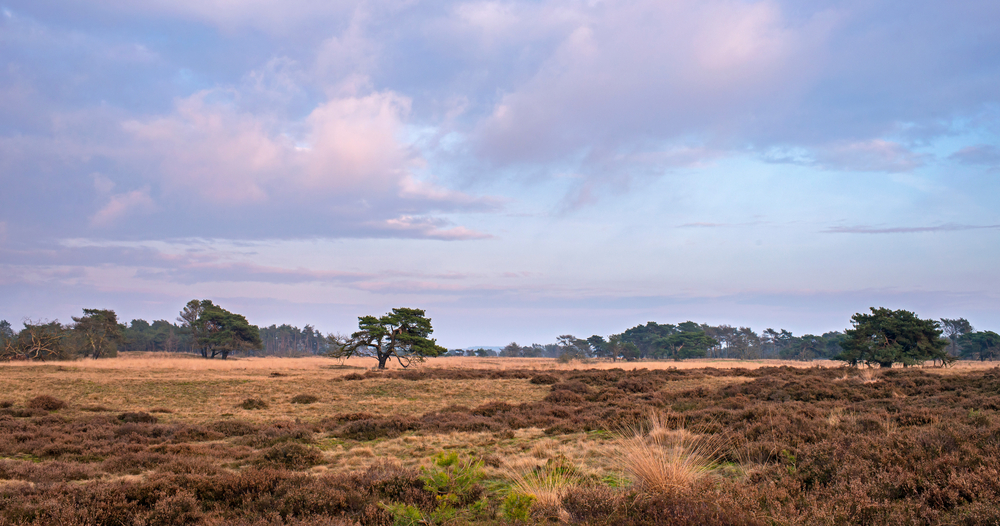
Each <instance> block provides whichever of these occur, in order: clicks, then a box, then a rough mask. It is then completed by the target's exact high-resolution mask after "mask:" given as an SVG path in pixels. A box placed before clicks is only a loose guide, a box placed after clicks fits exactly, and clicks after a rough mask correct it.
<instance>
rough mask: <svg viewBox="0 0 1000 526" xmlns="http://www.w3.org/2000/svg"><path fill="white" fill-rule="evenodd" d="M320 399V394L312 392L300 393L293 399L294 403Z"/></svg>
mask: <svg viewBox="0 0 1000 526" xmlns="http://www.w3.org/2000/svg"><path fill="white" fill-rule="evenodd" d="M318 400H319V397H318V396H314V395H311V394H300V395H295V396H293V397H292V400H291V401H292V403H293V404H312V403H315V402H317V401H318Z"/></svg>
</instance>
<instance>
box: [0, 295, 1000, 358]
mask: <svg viewBox="0 0 1000 526" xmlns="http://www.w3.org/2000/svg"><path fill="white" fill-rule="evenodd" d="M899 312H905V311H899ZM926 321H927V322H928V323H930V324H932V326H933V329H934V330H935V331H936V332H937V333H938V334H939V337H941V338H942V340H941V341H942V345H944V343H945V342H947V346H946V347H945V349H944V350H945V351H946V353H947V355H948V356H951V357H956V358H965V359H978V360H987V359H989V360H993V359H994V358H996V357H1000V336H997V334H996V333H994V332H991V331H975V329H974V328H973V327H972V325H971V324H970V323H969V322H968V321H967V320H965V319H963V318H957V319H946V318H942V319H941V320H940V321H932V320H926ZM847 337H848V335H847V334H845V333H844V332H840V331H830V332H826V333H823V334H821V335H814V334H804V335H802V336H795V335H794V334H792V333H791V332H790V331H787V330H784V329H779V330H775V329H771V328H767V329H765V330H763V331H762V332H760V333H758V332H756V331H754V330H753V329H751V328H750V327H733V326H730V325H708V324H704V323H701V324H699V323H695V322H692V321H686V322H683V323H678V324H676V325H675V324H661V323H657V322H652V321H651V322H648V323H646V324H644V325H637V326H635V327H631V328H629V329H626V330H624V331H623V332H621V333H618V334H612V335H609V336H607V337H605V336H600V335H593V336H590V337H589V338H578V337H576V336H573V335H569V334H566V335H562V336H559V337H558V338H557V339H556V341H555V342H553V343H547V344H539V343H533V344H530V345H520V344H518V343H516V342H511V343H510V344H508V345H507V346H505V347H503V348H492V349H486V348H480V349H474V350H468V349H452V350H449V351H448V352H447V353H446V354H447V355H449V356H471V357H488V356H499V357H548V358H558V359H560V360H564V361H569V360H576V359H595V358H596V359H606V360H611V361H619V360H624V361H633V360H683V359H690V358H723V359H725V358H728V359H741V360H753V359H786V360H804V361H807V360H820V359H838V356H839V357H840V358H839V359H845V358H844V357H843V356H844V355H843V354H842V353H843V352H844V348H843V347H842V344H843V343H844V342H845V339H847ZM338 342H339V340H338V337H337V336H335V335H324V334H322V333H321V332H319V331H318V330H316V328H315V327H313V326H311V325H305V326H303V327H302V328H299V327H297V326H294V325H289V324H282V325H271V326H269V327H257V326H255V325H250V324H249V323H248V322H247V320H246V318H244V317H243V316H242V315H239V314H235V313H232V312H229V311H227V310H225V309H224V308H222V307H220V306H218V305H215V304H213V303H212V302H211V301H210V300H192V301H191V302H189V303H188V304H187V305H186V306H185V307H184V309H183V310H181V312H180V316H178V318H177V320H176V322H170V321H167V320H155V321H153V322H152V323H150V322H148V321H146V320H143V319H133V320H132V321H131V322H129V323H128V324H125V323H122V322H120V321H119V320H118V317H117V315H116V313H115V312H114V311H112V310H101V309H84V310H83V316H80V317H75V316H74V317H73V321H72V323H69V324H62V323H59V322H58V321H44V322H40V321H39V322H33V321H30V320H29V321H24V322H23V327H22V328H20V329H19V330H14V327H13V326H12V324H10V323H9V322H7V321H6V320H0V360H48V359H54V360H59V359H74V358H78V357H85V356H89V357H93V358H101V357H110V356H115V355H116V354H117V353H118V352H119V351H129V352H150V353H193V354H200V355H202V356H204V357H205V358H214V357H216V356H220V357H221V358H223V359H224V358H226V357H227V356H229V355H230V354H240V355H243V356H288V357H294V356H309V355H327V354H331V352H333V351H335V350H336V348H337V346H338V345H339V344H338Z"/></svg>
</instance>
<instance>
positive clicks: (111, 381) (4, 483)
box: [0, 353, 1000, 525]
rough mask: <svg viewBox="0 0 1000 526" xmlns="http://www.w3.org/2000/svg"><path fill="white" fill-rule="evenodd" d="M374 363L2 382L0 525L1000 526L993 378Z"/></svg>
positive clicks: (746, 367) (305, 361) (64, 374)
mask: <svg viewBox="0 0 1000 526" xmlns="http://www.w3.org/2000/svg"><path fill="white" fill-rule="evenodd" d="M369 362H370V360H367V361H366V360H363V359H358V360H356V361H355V360H347V361H336V360H332V359H327V358H315V357H314V358H243V359H236V360H227V361H213V360H204V359H201V358H195V357H188V356H184V355H176V354H172V355H166V354H133V353H123V354H122V355H121V356H119V357H118V358H114V359H104V360H80V361H72V362H60V363H54V364H53V363H44V364H43V363H37V362H35V363H29V362H25V363H8V364H2V365H0V524H67V525H72V524H79V525H83V524H135V525H155V524H246V525H251V524H253V525H279V524H302V525H321V524H355V523H360V524H536V523H547V522H562V523H571V524H616V525H629V524H692V525H693V524H709V525H711V524H720V525H721V524H733V525H736V524H747V525H752V524H795V525H799V524H801V525H806V524H810V525H811V524H970V525H971V524H997V523H1000V509H998V506H997V505H996V502H998V501H1000V418H998V417H997V414H996V412H997V409H998V408H1000V369H998V368H996V367H992V364H991V363H970V362H958V363H957V364H956V365H955V366H953V367H949V368H937V367H909V368H884V369H878V370H874V369H858V368H852V367H844V366H841V365H839V364H836V363H833V362H811V363H808V364H807V363H804V362H794V363H790V362H769V361H756V362H750V361H742V362H741V361H730V360H700V361H685V362H669V363H668V362H628V363H625V364H622V363H610V362H589V363H588V362H574V363H570V364H561V363H557V362H556V361H555V360H552V359H543V358H536V359H516V358H507V359H501V358H494V359H489V358H434V359H430V360H428V361H427V362H425V363H423V364H420V365H419V366H417V367H411V368H409V369H405V370H402V369H390V370H386V371H372V370H369V369H368V367H370V366H371V365H372V364H371V363H369ZM793 365H794V366H793Z"/></svg>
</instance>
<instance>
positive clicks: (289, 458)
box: [254, 442, 323, 469]
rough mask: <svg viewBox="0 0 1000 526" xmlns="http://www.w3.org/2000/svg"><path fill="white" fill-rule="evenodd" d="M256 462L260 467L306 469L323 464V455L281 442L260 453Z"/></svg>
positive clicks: (301, 446)
mask: <svg viewBox="0 0 1000 526" xmlns="http://www.w3.org/2000/svg"><path fill="white" fill-rule="evenodd" d="M254 462H255V463H256V464H258V465H272V466H275V467H286V468H289V469H306V468H311V467H313V466H315V465H318V464H321V463H323V453H322V452H321V451H320V450H318V449H316V448H314V447H310V446H306V445H304V444H299V443H297V442H281V443H278V444H275V445H273V446H271V447H269V448H267V449H264V450H263V451H261V452H260V453H258V454H257V458H256V459H255V460H254Z"/></svg>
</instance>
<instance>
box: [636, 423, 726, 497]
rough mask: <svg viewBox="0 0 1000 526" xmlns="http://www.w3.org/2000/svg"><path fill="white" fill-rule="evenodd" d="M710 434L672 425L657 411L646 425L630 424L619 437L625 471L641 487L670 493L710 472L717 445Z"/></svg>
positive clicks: (685, 486) (658, 492) (689, 485)
mask: <svg viewBox="0 0 1000 526" xmlns="http://www.w3.org/2000/svg"><path fill="white" fill-rule="evenodd" d="M715 442H716V441H715V440H713V439H712V438H711V437H707V436H704V435H698V434H695V433H692V432H690V431H688V430H687V429H685V428H684V427H683V425H681V426H679V427H677V428H674V429H671V428H670V427H669V426H668V425H667V421H666V418H665V417H664V416H663V415H662V414H660V413H657V412H653V413H652V414H651V415H650V418H649V423H648V426H639V425H637V426H633V427H632V428H631V429H629V430H627V431H626V434H625V436H623V437H622V438H621V440H620V441H619V448H620V458H621V463H622V466H623V468H624V469H625V473H626V474H627V475H628V476H629V477H630V478H631V479H632V480H633V482H635V483H636V484H637V485H638V486H639V487H640V488H642V489H643V490H644V491H646V492H649V493H653V494H662V493H669V492H672V491H676V490H680V489H688V488H691V487H693V486H694V485H695V483H697V482H698V481H699V480H701V479H703V478H704V477H705V476H707V475H709V474H710V473H711V472H712V466H713V464H714V459H715V457H717V456H718V454H719V447H718V445H717V444H716V443H715Z"/></svg>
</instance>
